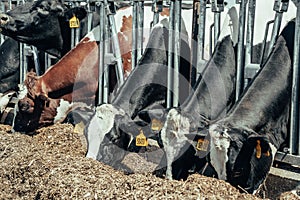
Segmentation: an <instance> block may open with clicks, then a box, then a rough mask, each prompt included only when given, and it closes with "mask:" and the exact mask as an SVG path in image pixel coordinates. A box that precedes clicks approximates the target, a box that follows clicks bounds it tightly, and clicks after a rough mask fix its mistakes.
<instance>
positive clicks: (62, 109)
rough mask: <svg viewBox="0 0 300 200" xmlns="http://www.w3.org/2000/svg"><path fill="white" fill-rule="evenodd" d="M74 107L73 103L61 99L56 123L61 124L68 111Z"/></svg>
mask: <svg viewBox="0 0 300 200" xmlns="http://www.w3.org/2000/svg"><path fill="white" fill-rule="evenodd" d="M72 106H73V103H70V102H68V101H65V100H63V99H61V100H60V101H59V106H58V107H57V108H56V115H55V117H54V121H53V122H54V123H61V122H63V121H64V119H65V118H66V117H67V114H68V111H69V110H70V108H71V107H72Z"/></svg>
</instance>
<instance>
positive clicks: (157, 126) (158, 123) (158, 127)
mask: <svg viewBox="0 0 300 200" xmlns="http://www.w3.org/2000/svg"><path fill="white" fill-rule="evenodd" d="M162 127H163V124H162V123H161V121H159V120H158V119H153V120H152V122H151V130H152V131H160V130H161V129H162Z"/></svg>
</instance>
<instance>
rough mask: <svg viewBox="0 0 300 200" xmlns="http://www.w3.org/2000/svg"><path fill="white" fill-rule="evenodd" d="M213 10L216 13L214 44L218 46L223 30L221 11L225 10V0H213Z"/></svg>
mask: <svg viewBox="0 0 300 200" xmlns="http://www.w3.org/2000/svg"><path fill="white" fill-rule="evenodd" d="M211 11H212V12H213V13H214V28H215V29H214V30H215V31H214V46H216V45H217V41H218V38H219V35H220V30H221V12H223V11H224V0H212V1H211Z"/></svg>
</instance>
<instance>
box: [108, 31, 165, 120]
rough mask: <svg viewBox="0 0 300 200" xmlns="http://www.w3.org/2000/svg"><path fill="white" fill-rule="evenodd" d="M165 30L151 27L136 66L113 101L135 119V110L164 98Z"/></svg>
mask: <svg viewBox="0 0 300 200" xmlns="http://www.w3.org/2000/svg"><path fill="white" fill-rule="evenodd" d="M167 31H168V30H167V29H166V28H165V27H163V26H161V25H158V26H155V27H153V30H152V32H151V35H150V38H149V42H148V44H147V47H146V49H145V52H144V54H143V57H142V58H141V59H140V61H139V63H138V66H137V67H135V68H134V70H133V71H132V72H131V73H130V75H129V76H128V78H127V79H126V81H125V83H124V84H123V85H122V86H121V88H120V89H119V92H118V94H117V95H116V97H115V99H114V100H113V101H112V104H113V105H115V106H117V107H119V108H122V109H123V110H124V111H125V112H126V113H128V114H130V116H131V117H132V118H134V117H135V116H136V114H137V112H138V111H140V110H141V109H143V108H145V107H147V106H149V105H151V104H153V103H154V102H156V101H161V100H164V99H165V94H166V88H165V86H166V77H167V38H168V35H167Z"/></svg>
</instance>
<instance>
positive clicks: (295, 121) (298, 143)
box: [289, 0, 300, 155]
mask: <svg viewBox="0 0 300 200" xmlns="http://www.w3.org/2000/svg"><path fill="white" fill-rule="evenodd" d="M293 2H294V4H295V5H296V7H297V16H296V26H295V41H294V42H295V43H294V56H293V79H292V97H291V116H290V119H291V124H290V141H289V145H290V153H291V154H296V153H297V154H298V155H300V135H299V123H300V122H299V75H300V74H299V68H300V62H299V53H300V51H299V47H300V0H293ZM297 135H298V139H297Z"/></svg>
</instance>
